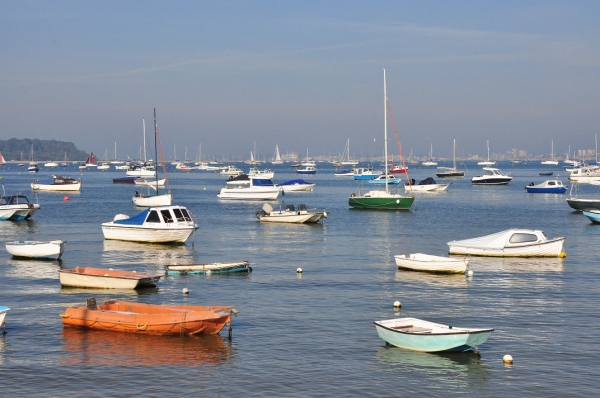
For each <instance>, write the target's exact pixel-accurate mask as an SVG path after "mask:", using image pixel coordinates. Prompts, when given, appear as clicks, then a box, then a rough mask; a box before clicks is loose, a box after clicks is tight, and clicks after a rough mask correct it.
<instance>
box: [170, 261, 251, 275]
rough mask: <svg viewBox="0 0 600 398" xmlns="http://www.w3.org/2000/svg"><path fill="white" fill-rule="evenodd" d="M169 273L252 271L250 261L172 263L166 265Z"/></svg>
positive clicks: (200, 273)
mask: <svg viewBox="0 0 600 398" xmlns="http://www.w3.org/2000/svg"><path fill="white" fill-rule="evenodd" d="M165 269H166V272H167V275H187V274H189V275H211V274H231V273H233V272H252V267H250V262H249V261H236V262H229V263H209V264H172V265H167V266H166V268H165Z"/></svg>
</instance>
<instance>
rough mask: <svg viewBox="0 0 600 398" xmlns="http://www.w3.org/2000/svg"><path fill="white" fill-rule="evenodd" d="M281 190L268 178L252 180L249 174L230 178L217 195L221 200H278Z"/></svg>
mask: <svg viewBox="0 0 600 398" xmlns="http://www.w3.org/2000/svg"><path fill="white" fill-rule="evenodd" d="M280 191H281V188H279V187H277V186H276V185H275V184H273V181H271V180H270V179H268V178H251V177H249V176H248V175H247V174H240V175H238V176H235V177H230V178H229V179H228V180H227V182H226V183H225V187H223V188H221V191H220V192H219V194H218V195H217V196H218V197H219V198H220V199H234V200H240V199H241V200H276V199H277V197H278V196H279V192H280Z"/></svg>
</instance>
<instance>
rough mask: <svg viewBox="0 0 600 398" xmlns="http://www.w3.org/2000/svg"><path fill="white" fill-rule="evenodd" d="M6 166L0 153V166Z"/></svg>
mask: <svg viewBox="0 0 600 398" xmlns="http://www.w3.org/2000/svg"><path fill="white" fill-rule="evenodd" d="M5 164H6V160H4V156H2V152H0V166H4V165H5Z"/></svg>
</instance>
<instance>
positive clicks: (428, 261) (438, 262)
mask: <svg viewBox="0 0 600 398" xmlns="http://www.w3.org/2000/svg"><path fill="white" fill-rule="evenodd" d="M394 259H395V260H396V265H397V266H398V268H404V269H410V270H413V271H428V272H449V273H451V272H455V273H463V272H465V271H466V270H467V265H468V264H469V260H468V259H466V258H452V257H442V256H432V255H429V254H423V253H413V254H399V255H396V256H394Z"/></svg>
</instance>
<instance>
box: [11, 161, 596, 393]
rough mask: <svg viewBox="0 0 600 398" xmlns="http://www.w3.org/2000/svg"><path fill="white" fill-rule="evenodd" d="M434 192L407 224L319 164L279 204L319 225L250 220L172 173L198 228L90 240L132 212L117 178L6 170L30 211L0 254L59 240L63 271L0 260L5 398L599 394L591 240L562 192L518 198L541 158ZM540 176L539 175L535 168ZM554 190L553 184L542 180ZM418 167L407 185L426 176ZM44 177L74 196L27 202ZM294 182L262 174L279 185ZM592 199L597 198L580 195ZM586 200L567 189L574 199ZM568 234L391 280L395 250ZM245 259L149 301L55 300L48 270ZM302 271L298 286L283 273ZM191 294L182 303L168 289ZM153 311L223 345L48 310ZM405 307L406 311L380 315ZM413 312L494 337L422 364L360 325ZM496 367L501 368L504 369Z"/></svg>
mask: <svg viewBox="0 0 600 398" xmlns="http://www.w3.org/2000/svg"><path fill="white" fill-rule="evenodd" d="M469 166H470V170H469V171H468V173H467V177H466V178H464V179H457V180H452V182H453V184H452V186H451V187H450V188H449V190H448V191H447V192H443V193H438V194H421V195H419V196H418V198H417V200H416V202H415V203H416V208H415V209H413V210H412V211H410V212H379V211H361V210H352V209H349V208H348V205H347V203H348V196H349V195H350V193H352V192H357V190H358V187H359V183H357V182H355V181H353V180H352V179H351V178H349V177H334V176H333V173H334V169H333V168H331V167H328V166H325V165H321V166H320V167H319V170H320V171H319V174H317V175H316V176H305V177H303V178H304V179H306V180H309V181H314V182H316V183H317V186H316V188H315V190H314V192H307V193H287V194H286V195H285V196H284V197H283V200H284V201H285V203H287V204H294V205H298V204H300V203H305V204H306V205H308V207H324V208H326V209H327V211H328V213H329V218H328V219H326V220H325V223H324V224H323V225H277V224H263V223H260V222H258V221H257V220H256V217H255V213H256V211H257V210H259V209H260V207H261V205H262V203H260V202H254V203H252V202H244V203H238V202H225V201H220V200H219V199H218V198H217V197H216V194H217V193H218V191H219V189H220V188H221V187H222V186H223V182H224V178H223V177H222V176H220V175H219V174H216V173H211V172H199V171H195V172H191V173H180V172H175V171H172V172H170V173H169V179H170V182H171V188H172V191H173V192H174V195H175V202H176V203H178V204H182V205H185V206H187V207H188V208H189V209H190V210H191V211H192V212H193V213H194V214H195V215H196V217H197V218H198V223H199V225H200V228H199V229H198V231H197V232H196V233H195V235H194V236H193V238H192V239H190V240H189V241H188V242H187V243H186V244H185V245H183V246H161V245H144V244H135V243H127V242H112V241H104V239H103V235H102V231H101V229H100V224H101V223H102V222H105V221H109V220H111V219H112V218H113V217H114V215H115V214H116V213H125V214H129V215H133V214H136V213H137V212H138V211H139V210H140V209H137V208H135V207H134V206H133V204H132V203H131V196H132V194H133V192H134V191H135V187H134V186H133V185H120V184H113V183H112V179H113V178H116V177H120V176H122V175H123V172H118V171H109V172H99V171H84V172H80V171H79V170H77V169H75V168H69V169H66V170H65V169H60V170H53V171H42V172H40V173H38V174H35V175H32V174H29V173H27V172H26V171H24V170H22V169H19V168H17V167H16V166H14V165H13V166H10V167H8V166H5V168H4V170H3V171H0V175H1V176H2V177H3V179H2V181H1V182H2V183H3V184H4V185H5V187H6V190H7V192H11V193H13V192H22V193H25V194H27V196H28V197H29V198H30V200H34V201H36V200H37V201H39V203H40V204H41V210H40V211H39V212H38V213H37V214H36V215H35V216H34V217H33V220H30V221H21V222H2V223H1V225H0V236H1V238H2V240H4V241H9V240H25V239H33V240H49V239H63V240H66V241H67V246H66V251H65V254H64V258H63V261H62V263H60V264H59V263H57V262H45V261H31V260H30V261H24V260H16V259H12V258H11V257H10V256H9V255H8V254H7V253H6V252H5V251H4V250H2V251H1V252H0V281H1V282H0V305H7V306H9V307H11V309H12V310H11V311H10V312H9V314H8V316H7V318H6V323H7V331H8V333H7V334H6V335H5V336H3V337H0V374H1V375H2V381H1V386H2V387H1V389H2V394H3V395H7V396H8V394H11V395H20V396H24V395H36V396H125V395H129V396H132V395H136V396H165V394H169V395H173V394H174V395H176V396H179V395H190V394H193V395H195V396H302V397H304V396H409V395H412V394H419V395H420V396H441V395H444V396H448V395H452V396H455V395H459V394H464V395H466V394H474V396H487V397H493V396H498V397H506V396H557V395H561V396H593V395H595V394H596V393H597V390H598V389H599V388H600V381H598V374H599V373H600V372H598V370H597V369H598V367H597V364H598V357H599V354H600V348H599V347H600V345H599V344H598V342H597V333H596V332H595V331H596V330H598V328H599V326H600V321H599V320H598V317H597V314H598V307H599V306H600V289H599V288H598V281H599V279H600V278H599V276H600V271H599V265H600V264H599V259H598V254H597V252H598V251H597V249H596V245H597V242H598V239H599V238H600V226H595V225H592V224H591V223H590V221H589V220H588V219H587V218H585V217H584V216H583V215H581V214H577V213H574V212H573V211H571V208H570V207H569V206H568V205H567V203H566V201H565V198H566V196H567V195H545V194H537V195H535V194H527V193H525V190H524V186H525V185H527V184H529V182H532V181H533V182H536V183H537V182H541V181H543V180H545V179H547V178H548V177H541V176H539V175H538V173H539V171H540V170H542V166H540V165H539V163H538V162H535V163H529V164H521V165H517V166H515V167H514V168H513V167H512V166H511V165H510V163H508V162H506V163H500V164H499V165H498V166H499V167H500V168H501V169H503V170H504V171H507V172H510V173H512V175H513V176H514V177H515V178H514V179H513V181H512V182H511V183H510V184H509V185H508V186H504V187H475V186H472V185H471V183H470V177H471V176H473V175H476V174H477V173H478V170H479V169H478V167H477V166H475V165H469ZM543 170H550V168H548V166H544V168H543ZM552 170H553V171H554V172H555V174H554V177H556V176H557V175H559V178H560V179H561V180H563V182H564V183H567V178H566V173H565V172H564V171H562V170H561V169H560V168H558V167H557V168H554V169H552ZM434 171H435V170H434V169H431V168H429V169H426V168H417V169H415V170H413V171H412V172H411V175H410V176H411V177H412V178H415V179H416V180H417V181H418V180H420V179H423V178H425V177H428V176H434ZM52 172H54V173H57V172H60V173H62V174H65V175H69V176H73V177H79V176H81V178H82V179H83V190H82V192H81V193H72V194H69V195H70V198H71V199H70V200H69V201H65V200H63V197H64V194H60V193H39V194H37V195H34V194H33V193H32V192H31V190H30V187H29V183H30V182H31V181H32V180H33V179H35V178H42V177H44V176H49V175H50V174H52ZM293 178H298V176H297V175H296V174H294V173H293V170H292V169H291V168H289V167H281V166H280V167H278V168H276V175H275V181H276V182H283V181H287V180H290V179H293ZM582 190H583V191H587V194H588V195H590V196H595V195H596V194H597V192H596V191H597V188H595V187H589V186H587V187H583V189H582ZM581 194H582V192H581V191H580V195H581ZM512 227H523V228H532V229H542V230H544V231H545V232H546V234H547V235H548V237H556V236H566V238H567V239H566V243H565V251H566V253H567V257H566V258H565V259H486V258H472V260H471V262H470V264H469V266H470V269H471V270H473V271H474V276H473V277H469V278H468V277H465V276H464V275H431V274H425V273H415V272H407V271H398V270H397V268H396V266H395V263H394V258H393V255H394V254H406V253H414V252H423V253H429V254H437V255H442V254H445V253H447V245H446V242H448V241H450V240H454V239H466V238H472V237H477V236H482V235H485V234H489V233H494V232H497V231H501V230H504V229H507V228H512ZM235 260H249V261H250V262H251V263H252V267H253V269H254V271H253V272H252V273H250V274H248V275H229V276H222V275H213V276H167V277H165V278H164V280H161V282H160V284H159V289H158V290H150V291H140V292H128V291H116V292H108V291H104V290H91V291H90V290H80V289H61V287H60V283H59V280H58V272H57V271H58V269H60V267H64V268H73V267H76V266H94V267H106V268H109V267H112V268H118V269H125V270H138V271H148V272H161V271H162V270H163V269H164V266H165V265H167V264H172V263H192V262H213V261H235ZM298 267H301V268H302V269H303V271H304V272H303V273H302V274H301V275H298V274H297V273H296V269H297V268H298ZM183 288H188V289H189V291H190V294H189V295H183V294H182V293H181V291H182V289H183ZM88 297H96V298H97V299H98V300H99V301H101V300H104V299H111V298H118V299H124V300H133V301H139V302H144V303H156V304H166V303H169V304H188V305H190V304H194V305H195V304H198V305H202V304H218V305H221V304H222V305H225V304H227V305H234V306H235V307H236V308H237V309H238V310H239V311H240V314H239V315H238V316H237V317H235V318H234V320H233V339H232V340H231V341H229V340H228V339H227V336H226V332H225V331H223V332H222V333H221V334H222V335H218V336H199V337H191V338H190V337H184V338H180V337H152V336H138V335H128V334H120V333H110V332H98V331H86V330H78V329H70V328H67V329H64V328H63V326H62V323H61V320H60V317H59V314H60V313H61V312H63V311H64V308H65V307H67V306H71V305H79V304H83V302H84V300H85V298H88ZM396 300H398V301H401V303H402V310H401V311H400V312H396V311H395V310H394V309H393V302H394V301H396ZM399 316H413V317H418V318H424V319H427V320H432V321H437V322H440V323H446V324H451V325H457V326H465V327H493V328H494V329H495V331H494V333H493V334H492V335H491V337H490V338H489V340H488V341H487V343H485V344H484V345H482V346H481V347H480V351H481V356H480V357H478V356H476V355H472V354H469V355H466V354H458V355H434V354H426V353H417V352H410V351H405V350H401V349H398V348H390V347H385V343H384V342H383V340H380V339H379V337H378V336H377V333H376V331H375V327H374V325H373V321H375V320H381V319H388V318H394V317H399ZM505 354H510V355H512V356H513V358H514V364H513V365H512V366H505V365H503V363H502V357H503V356H504V355H505Z"/></svg>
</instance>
